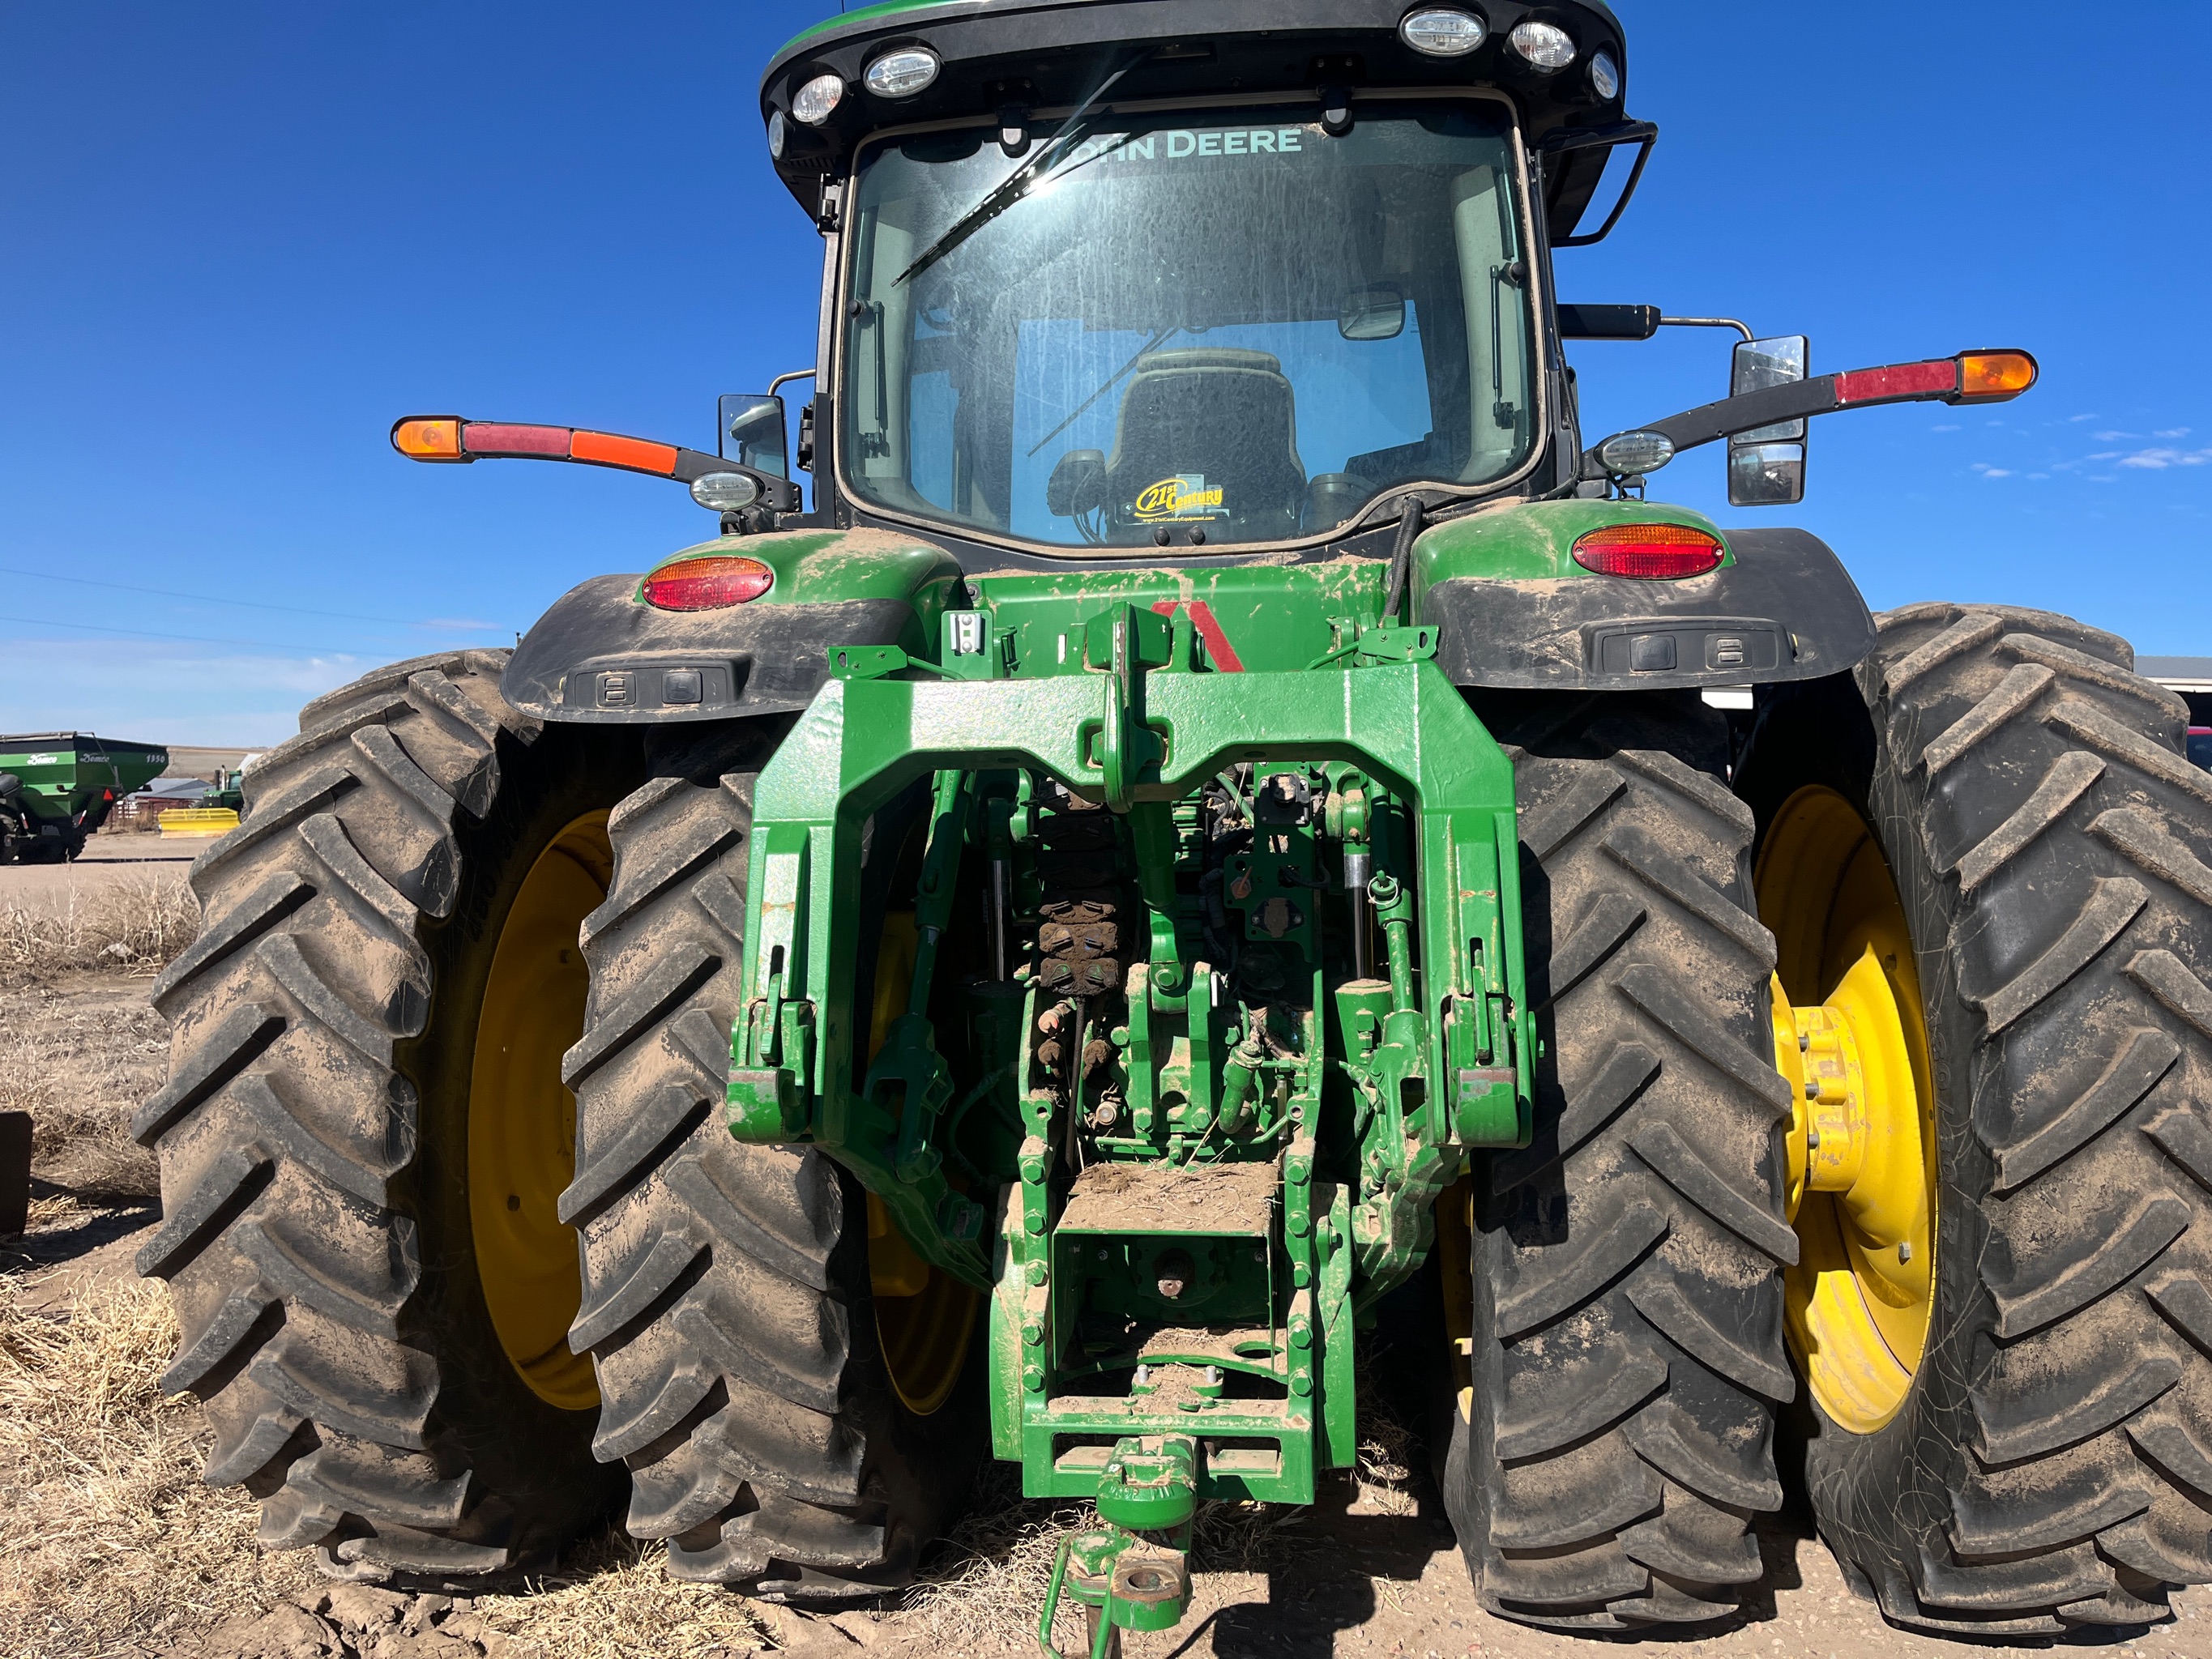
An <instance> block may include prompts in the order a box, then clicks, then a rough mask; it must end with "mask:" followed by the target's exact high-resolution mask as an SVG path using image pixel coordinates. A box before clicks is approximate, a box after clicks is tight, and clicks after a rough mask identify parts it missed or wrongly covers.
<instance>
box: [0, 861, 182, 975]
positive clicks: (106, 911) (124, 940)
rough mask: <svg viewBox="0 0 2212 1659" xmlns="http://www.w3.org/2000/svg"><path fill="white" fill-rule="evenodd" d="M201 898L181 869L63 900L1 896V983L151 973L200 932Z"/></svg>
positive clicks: (76, 893)
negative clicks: (47, 904)
mask: <svg viewBox="0 0 2212 1659" xmlns="http://www.w3.org/2000/svg"><path fill="white" fill-rule="evenodd" d="M199 925H200V911H199V901H198V900H197V899H196V898H194V897H193V896H192V892H191V889H190V888H189V887H187V886H186V885H185V883H184V880H183V878H180V877H178V876H155V875H131V876H125V877H124V878H121V879H119V880H118V881H115V882H113V883H112V884H103V885H102V886H100V888H98V889H97V890H94V891H90V892H86V891H82V890H78V889H76V888H72V889H71V890H70V894H69V896H68V898H67V899H66V900H65V901H64V902H62V903H61V904H60V905H59V906H58V907H56V908H31V907H28V906H25V905H21V904H15V903H7V904H0V985H21V984H37V983H40V982H43V981H47V980H51V979H54V978H58V977H60V976H62V975H69V974H73V973H84V972H88V971H93V970H98V969H106V970H109V971H113V970H116V969H122V970H125V971H131V972H137V973H145V974H151V973H154V972H155V971H157V970H158V969H160V968H161V966H162V964H164V963H167V962H168V961H169V960H170V958H172V957H174V956H175V955H176V954H177V952H178V951H181V950H183V949H184V948H185V946H186V945H189V944H191V942H192V939H193V937H194V936H195V935H196V934H197V933H198V932H199Z"/></svg>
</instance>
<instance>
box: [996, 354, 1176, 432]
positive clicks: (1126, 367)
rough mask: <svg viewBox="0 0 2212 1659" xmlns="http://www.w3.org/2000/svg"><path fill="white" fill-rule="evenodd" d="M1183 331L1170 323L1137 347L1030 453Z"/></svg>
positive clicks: (1071, 424) (1065, 426) (1080, 415)
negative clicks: (1132, 353)
mask: <svg viewBox="0 0 2212 1659" xmlns="http://www.w3.org/2000/svg"><path fill="white" fill-rule="evenodd" d="M1180 333H1182V324H1181V323H1170V324H1169V325H1167V326H1166V327H1165V328H1164V329H1162V330H1161V331H1159V332H1158V333H1157V334H1155V335H1153V336H1152V338H1151V339H1149V340H1147V341H1146V342H1145V343H1144V344H1142V345H1140V346H1139V347H1138V348H1137V355H1136V356H1133V357H1132V358H1130V359H1129V361H1128V362H1126V363H1124V364H1122V365H1121V368H1117V369H1115V371H1114V372H1113V373H1112V374H1109V375H1108V376H1107V377H1106V378H1105V379H1104V380H1101V381H1099V383H1098V389H1097V391H1095V392H1092V393H1091V395H1090V396H1089V397H1088V398H1085V399H1084V400H1083V401H1082V402H1081V403H1079V404H1076V406H1075V407H1074V408H1073V410H1069V411H1068V416H1067V418H1066V420H1064V421H1062V422H1060V424H1059V425H1058V426H1056V427H1054V428H1053V429H1052V430H1051V431H1049V432H1048V433H1046V434H1045V435H1044V436H1043V437H1042V438H1039V439H1038V440H1037V441H1036V443H1035V444H1034V445H1033V446H1031V447H1030V454H1031V455H1034V454H1036V453H1037V451H1038V450H1040V449H1042V448H1043V447H1045V446H1046V445H1047V444H1048V443H1050V442H1051V441H1053V440H1054V438H1057V437H1058V436H1060V434H1061V433H1063V432H1065V431H1066V430H1067V428H1070V427H1072V426H1073V425H1074V424H1075V423H1076V422H1077V421H1079V420H1080V419H1081V418H1082V416H1083V411H1084V410H1086V409H1088V408H1090V407H1091V404H1095V403H1097V401H1098V400H1099V399H1100V398H1103V397H1104V396H1105V395H1106V392H1107V390H1108V388H1109V387H1110V386H1113V384H1114V383H1115V381H1116V380H1120V379H1121V377H1122V376H1123V375H1124V374H1127V373H1128V372H1129V371H1130V370H1131V369H1133V368H1135V367H1136V366H1137V365H1138V364H1139V363H1140V362H1143V361H1144V360H1145V358H1146V357H1147V356H1151V355H1152V353H1153V352H1155V351H1158V349H1160V348H1161V347H1162V346H1164V345H1165V344H1166V343H1168V342H1169V341H1170V340H1172V339H1173V338H1175V337H1176V335H1178V334H1180Z"/></svg>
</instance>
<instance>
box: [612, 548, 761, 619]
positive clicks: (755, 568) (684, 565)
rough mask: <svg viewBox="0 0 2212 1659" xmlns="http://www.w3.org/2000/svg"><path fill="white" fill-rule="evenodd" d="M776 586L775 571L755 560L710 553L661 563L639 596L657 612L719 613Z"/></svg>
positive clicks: (756, 597)
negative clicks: (728, 606) (670, 562)
mask: <svg viewBox="0 0 2212 1659" xmlns="http://www.w3.org/2000/svg"><path fill="white" fill-rule="evenodd" d="M773 586H775V571H773V570H771V569H769V568H768V567H767V566H766V565H764V564H763V563H762V562H760V561H759V560H758V559H741V558H736V557H732V556H730V555H728V554H723V553H710V554H708V555H705V556H702V557H700V558H696V559H678V560H677V561H676V562H674V563H672V564H664V565H663V566H661V567H660V568H659V569H658V570H656V571H654V572H653V573H652V574H650V575H648V576H647V578H646V579H645V583H644V586H643V588H642V589H641V598H643V599H644V600H645V602H646V603H647V605H651V606H653V609H655V610H656V611H720V610H721V609H723V608H724V607H725V606H726V605H743V604H744V603H745V602H746V601H747V600H749V599H758V598H760V596H761V595H762V594H763V593H765V592H768V591H769V588H771V587H773Z"/></svg>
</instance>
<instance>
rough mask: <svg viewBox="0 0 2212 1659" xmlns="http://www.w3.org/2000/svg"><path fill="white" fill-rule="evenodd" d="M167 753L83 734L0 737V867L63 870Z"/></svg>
mask: <svg viewBox="0 0 2212 1659" xmlns="http://www.w3.org/2000/svg"><path fill="white" fill-rule="evenodd" d="M168 763H169V751H168V750H166V749H155V748H152V747H150V746H149V745H148V744H143V743H118V742H117V741H115V740H114V739H112V738H96V737H94V736H93V735H92V734H91V733H90V732H29V733H26V734H22V735H20V736H15V737H0V864H62V863H66V862H67V861H69V860H71V859H74V858H76V855H77V854H80V853H82V852H83V851H84V843H85V842H86V841H87V839H88V838H89V837H90V836H93V835H94V834H95V833H97V831H98V830H99V829H100V825H101V824H103V823H106V821H107V815H108V814H109V813H110V812H111V811H114V809H115V803H116V802H117V801H118V800H119V799H122V797H124V796H125V795H127V794H129V793H131V791H132V790H134V789H137V788H138V787H140V786H142V785H143V784H145V783H146V782H148V781H149V780H151V779H154V778H156V777H159V776H160V775H161V770H162V769H163V768H164V767H166V766H167V765H168Z"/></svg>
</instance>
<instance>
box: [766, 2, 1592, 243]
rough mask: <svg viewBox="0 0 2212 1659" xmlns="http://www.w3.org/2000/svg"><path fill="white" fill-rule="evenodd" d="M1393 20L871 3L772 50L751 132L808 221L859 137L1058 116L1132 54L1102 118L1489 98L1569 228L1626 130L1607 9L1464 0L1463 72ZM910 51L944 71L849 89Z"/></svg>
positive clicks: (1400, 11) (1402, 8) (1364, 7)
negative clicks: (1478, 24) (1178, 109)
mask: <svg viewBox="0 0 2212 1659" xmlns="http://www.w3.org/2000/svg"><path fill="white" fill-rule="evenodd" d="M1446 3H1449V0H1446ZM1409 9H1412V8H1411V7H1410V6H1409V4H1408V3H1407V0H885V3H884V4H880V5H875V6H870V7H867V8H866V9H861V10H857V11H852V12H848V13H844V14H842V15H839V16H836V17H830V18H825V19H824V20H823V21H821V22H819V23H817V24H816V25H815V26H814V27H811V28H810V29H807V30H806V31H805V32H804V33H800V34H799V35H798V36H796V37H795V38H793V40H790V41H788V42H787V43H786V45H785V46H783V47H782V49H781V51H779V52H777V53H776V54H775V58H773V59H771V60H770V62H769V67H768V70H767V73H766V74H765V75H763V76H762V79H761V116H762V118H763V120H767V119H769V118H772V117H774V116H775V114H776V113H777V112H781V113H782V114H783V116H784V118H785V119H784V132H785V148H784V153H783V155H782V156H781V158H780V159H779V160H778V161H777V163H776V170H777V172H778V173H780V174H781V177H782V179H783V181H784V183H785V185H787V187H788V188H789V189H790V191H791V192H792V194H793V196H794V197H797V198H798V200H799V204H800V205H801V206H803V207H805V209H806V210H808V211H809V212H814V211H817V210H818V209H819V207H820V204H821V202H822V191H823V185H824V184H825V183H826V182H829V181H830V180H833V179H837V178H841V177H842V176H843V175H844V173H846V172H847V171H848V168H849V165H850V162H851V158H852V155H853V152H854V149H856V148H857V147H858V146H859V144H860V142H861V141H862V140H863V139H864V138H866V137H867V136H868V134H870V133H871V132H874V131H880V130H882V129H884V128H886V127H903V126H908V125H916V124H920V123H924V122H932V121H944V120H951V119H958V118H963V117H987V116H994V115H996V114H998V113H999V112H1000V111H1002V110H1005V109H1006V108H1008V107H1009V106H1012V107H1017V108H1021V109H1024V110H1030V109H1034V110H1039V111H1051V110H1066V109H1071V108H1073V107H1074V106H1077V105H1079V104H1081V103H1082V102H1083V101H1084V100H1085V99H1086V98H1087V97H1089V96H1090V95H1091V93H1092V92H1093V90H1094V89H1095V88H1097V85H1098V83H1099V82H1100V81H1101V80H1103V78H1104V76H1106V75H1107V74H1108V73H1109V72H1110V71H1112V70H1115V69H1117V68H1120V67H1121V66H1122V65H1124V64H1129V63H1130V62H1131V60H1132V58H1133V57H1135V56H1136V55H1137V54H1139V53H1141V54H1142V57H1141V61H1138V62H1136V63H1135V64H1134V65H1133V67H1131V68H1130V69H1129V70H1128V72H1127V74H1126V75H1124V76H1123V77H1122V78H1121V81H1120V82H1117V83H1116V84H1115V88H1114V90H1113V94H1112V97H1111V98H1110V100H1109V104H1128V103H1136V102H1139V101H1145V100H1157V99H1176V98H1202V97H1206V96H1208V95H1218V94H1231V93H1234V94H1252V93H1280V94H1284V95H1285V100H1286V101H1297V100H1306V99H1314V100H1318V97H1319V95H1320V93H1321V91H1322V88H1345V89H1348V90H1349V91H1350V92H1351V93H1352V95H1353V97H1354V100H1355V101H1356V100H1357V98H1358V94H1359V92H1360V91H1361V90H1362V89H1363V88H1364V89H1380V88H1392V89H1401V88H1428V87H1433V88H1438V89H1440V90H1442V89H1446V88H1464V87H1475V86H1480V87H1487V88H1495V89H1496V90H1498V91H1499V92H1502V93H1504V94H1506V95H1507V96H1508V97H1509V98H1510V99H1511V100H1513V103H1514V105H1515V107H1516V110H1517V111H1518V112H1519V117H1520V122H1521V128H1522V137H1524V139H1525V140H1526V141H1527V142H1528V143H1529V144H1530V145H1531V146H1532V147H1533V148H1535V149H1540V150H1559V151H1565V152H1566V155H1565V157H1564V158H1563V160H1562V161H1561V162H1559V164H1556V165H1554V166H1553V167H1549V168H1547V179H1546V192H1545V193H1546V198H1547V218H1548V219H1549V221H1550V222H1551V224H1552V227H1553V231H1554V232H1555V234H1564V231H1565V230H1570V229H1571V228H1573V226H1574V222H1575V220H1576V219H1577V218H1578V217H1579V216H1580V215H1581V213H1582V210H1583V207H1584V206H1585V205H1586V204H1587V203H1588V201H1589V196H1590V194H1591V192H1592V191H1593V190H1594V188H1595V185H1596V183H1597V179H1598V176H1599V174H1600V173H1602V171H1603V168H1604V156H1605V151H1604V149H1602V148H1601V147H1600V146H1601V145H1602V144H1603V143H1605V142H1606V139H1607V136H1608V135H1615V136H1616V137H1626V134H1627V130H1628V129H1629V128H1630V127H1631V125H1632V124H1631V123H1630V122H1629V121H1628V120H1627V118H1626V106H1625V100H1626V96H1627V70H1628V53H1627V42H1626V37H1625V36H1624V34H1623V32H1622V30H1621V27H1620V21H1619V20H1618V19H1617V18H1615V17H1614V15H1613V11H1612V9H1611V8H1610V7H1608V6H1607V5H1605V4H1602V3H1601V0H1565V3H1553V4H1528V3H1524V0H1466V3H1462V4H1456V5H1454V6H1453V9H1455V10H1465V11H1469V12H1473V13H1474V14H1475V15H1478V16H1480V18H1481V19H1482V20H1483V21H1484V22H1485V23H1486V25H1487V27H1488V34H1487V38H1486V40H1484V42H1483V44H1482V45H1481V46H1479V47H1477V48H1476V49H1475V50H1474V52H1471V53H1469V54H1468V55H1467V56H1465V57H1462V58H1433V57H1429V56H1426V55H1425V54H1423V53H1421V52H1415V51H1414V50H1413V48H1412V47H1411V46H1407V45H1406V44H1405V42H1404V41H1403V40H1401V39H1400V38H1399V35H1398V24H1399V21H1400V20H1401V18H1402V17H1404V16H1405V15H1407V11H1408V10H1409ZM1524 21H1538V22H1546V23H1552V24H1554V25H1557V26H1558V27H1560V28H1563V29H1565V31H1566V32H1567V33H1568V35H1569V36H1570V37H1571V38H1572V40H1574V43H1575V47H1576V51H1575V58H1574V61H1573V62H1572V63H1571V64H1569V65H1568V66H1567V67H1566V68H1565V69H1563V70H1557V71H1553V72H1549V73H1547V72H1544V71H1541V70H1536V69H1534V68H1533V67H1532V66H1531V65H1529V64H1528V63H1526V62H1525V61H1524V60H1523V59H1522V58H1521V57H1520V55H1519V54H1518V53H1516V52H1515V51H1514V50H1513V49H1512V47H1511V46H1510V44H1509V42H1508V37H1509V36H1510V33H1512V30H1513V28H1514V27H1515V26H1516V25H1517V24H1519V23H1522V22H1524ZM896 46H927V48H929V50H930V51H932V52H934V53H936V55H937V57H938V58H939V60H940V61H941V63H942V64H943V68H942V70H940V71H939V75H938V76H937V79H936V80H935V81H934V82H933V83H932V84H931V85H930V86H929V87H927V88H925V89H924V90H923V91H922V92H921V93H920V94H917V95H915V96H914V97H911V98H902V99H896V100H892V99H884V98H879V97H878V96H876V95H875V94H872V93H871V92H869V91H868V90H867V88H866V85H865V83H864V82H862V80H861V76H862V73H863V71H864V70H866V68H867V66H868V64H870V63H872V62H873V61H874V60H875V58H877V57H878V56H879V55H880V54H881V53H883V52H885V51H887V50H889V49H890V48H892V47H896ZM1601 51H1602V52H1606V53H1607V55H1608V56H1610V57H1611V58H1612V59H1613V63H1614V64H1615V65H1616V66H1618V69H1619V71H1620V85H1619V87H1618V88H1616V89H1615V92H1614V95H1613V97H1612V98H1610V99H1605V98H1601V97H1600V96H1599V95H1598V93H1597V91H1596V88H1595V87H1594V86H1593V84H1592V82H1591V76H1590V63H1591V60H1592V59H1593V58H1595V57H1596V55H1597V54H1598V53H1599V52H1601ZM829 74H834V75H836V76H840V77H841V78H842V80H843V81H844V82H845V94H844V96H843V98H842V100H841V101H840V102H839V104H838V106H837V108H836V111H835V112H834V113H833V114H832V115H831V116H830V118H829V121H828V122H827V123H826V124H825V125H823V126H822V127H819V128H811V127H808V126H805V125H801V124H800V123H799V122H797V121H795V120H793V119H792V118H791V116H790V111H791V100H792V98H793V95H794V94H796V93H797V92H798V90H799V88H801V87H802V86H804V85H805V84H806V83H807V82H809V81H811V80H813V79H815V78H816V77H817V76H822V75H829Z"/></svg>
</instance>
